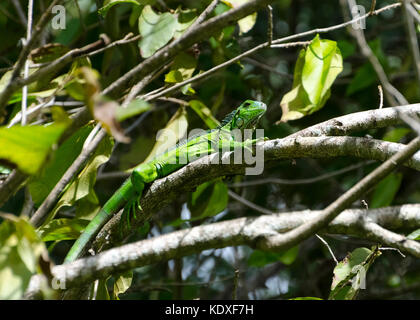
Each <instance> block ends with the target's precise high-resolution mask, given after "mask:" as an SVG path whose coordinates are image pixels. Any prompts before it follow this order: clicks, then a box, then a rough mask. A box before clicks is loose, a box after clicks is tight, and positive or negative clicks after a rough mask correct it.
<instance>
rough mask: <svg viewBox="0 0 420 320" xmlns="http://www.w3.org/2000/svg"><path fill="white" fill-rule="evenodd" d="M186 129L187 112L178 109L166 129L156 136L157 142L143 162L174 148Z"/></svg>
mask: <svg viewBox="0 0 420 320" xmlns="http://www.w3.org/2000/svg"><path fill="white" fill-rule="evenodd" d="M187 129H188V120H187V112H186V110H185V108H184V107H181V108H179V109H178V111H177V112H176V113H175V114H174V115H173V116H172V118H171V119H170V120H169V122H168V124H167V125H166V127H165V128H164V129H163V130H161V131H160V132H159V134H158V136H157V141H156V143H155V145H154V146H153V149H152V151H151V152H150V154H149V155H148V157H147V158H146V160H144V162H147V161H149V160H150V159H152V158H153V157H154V156H156V155H158V154H160V153H162V152H164V151H166V150H168V149H169V148H170V147H172V146H174V145H175V144H176V143H177V142H178V141H179V140H181V139H182V138H183V137H184V136H185V135H186V134H187Z"/></svg>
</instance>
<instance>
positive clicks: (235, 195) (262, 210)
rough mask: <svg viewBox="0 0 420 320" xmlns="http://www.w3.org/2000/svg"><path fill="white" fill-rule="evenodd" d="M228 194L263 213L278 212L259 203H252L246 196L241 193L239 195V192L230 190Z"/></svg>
mask: <svg viewBox="0 0 420 320" xmlns="http://www.w3.org/2000/svg"><path fill="white" fill-rule="evenodd" d="M228 195H229V196H230V197H232V198H233V199H235V200H236V201H238V202H240V203H242V204H243V205H245V206H247V207H248V208H251V209H253V210H255V211H257V212H260V213H262V214H276V212H274V211H271V210H268V209H265V208H263V207H260V206H259V205H257V204H255V203H252V202H250V201H248V200H246V199H245V198H242V197H241V196H240V195H238V194H237V193H235V192H233V191H232V190H228Z"/></svg>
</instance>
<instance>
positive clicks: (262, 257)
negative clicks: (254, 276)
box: [248, 246, 299, 268]
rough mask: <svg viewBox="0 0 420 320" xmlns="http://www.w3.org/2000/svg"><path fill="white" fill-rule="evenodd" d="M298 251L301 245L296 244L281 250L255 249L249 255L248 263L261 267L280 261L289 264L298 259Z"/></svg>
mask: <svg viewBox="0 0 420 320" xmlns="http://www.w3.org/2000/svg"><path fill="white" fill-rule="evenodd" d="M298 253H299V246H295V247H292V248H290V249H288V250H285V251H284V250H283V251H281V252H270V251H261V250H254V251H253V252H252V253H251V255H250V256H249V259H248V265H249V266H251V267H257V268H261V267H263V266H265V265H267V264H270V263H274V262H278V261H280V262H281V263H283V264H285V265H287V266H289V265H291V264H292V263H293V262H294V261H295V260H296V258H297V256H298Z"/></svg>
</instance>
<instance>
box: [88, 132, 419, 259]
mask: <svg viewBox="0 0 420 320" xmlns="http://www.w3.org/2000/svg"><path fill="white" fill-rule="evenodd" d="M258 147H259V148H262V150H263V151H264V161H266V162H267V161H274V160H276V161H278V160H281V159H296V158H302V157H311V158H331V157H339V156H352V157H357V158H363V159H371V160H372V159H373V160H379V161H385V160H386V159H389V158H390V157H392V156H393V155H395V154H397V153H398V152H399V151H401V150H403V149H404V148H405V145H403V144H399V143H392V142H386V141H380V140H375V139H368V138H358V137H303V138H300V137H298V138H285V139H276V140H269V141H265V142H264V143H260V144H258ZM232 157H233V156H232V154H231V153H225V154H224V155H223V157H222V160H221V161H220V163H218V164H211V163H209V157H204V158H201V159H199V160H197V161H194V162H193V163H190V164H188V165H186V166H185V167H183V168H181V169H179V170H177V171H176V172H174V173H172V174H171V175H169V176H166V177H164V178H162V179H159V180H156V181H155V182H154V183H152V185H151V186H150V188H149V189H148V190H147V192H145V193H144V195H143V197H142V199H141V207H142V209H143V211H142V214H138V215H137V220H134V221H132V222H131V225H132V230H135V228H136V227H137V226H140V225H142V224H143V223H144V222H145V221H147V220H148V219H149V218H150V217H151V216H152V215H153V214H154V213H155V212H157V211H158V210H160V209H161V208H163V207H164V206H166V205H167V204H169V203H171V202H172V201H173V200H174V199H175V198H177V197H179V196H180V195H182V194H184V193H187V192H190V191H192V190H194V188H196V187H197V186H198V185H200V184H202V183H204V182H205V181H210V180H213V179H215V178H218V177H223V176H226V175H236V174H244V173H245V167H246V165H245V164H222V163H229V159H231V160H232ZM232 162H233V161H232ZM405 165H406V166H408V167H410V168H412V169H415V170H418V171H420V152H418V153H416V154H415V155H414V156H412V157H411V159H409V160H408V161H407V162H406V163H405ZM120 219H121V213H119V214H116V215H115V216H114V217H113V218H112V219H111V220H110V221H109V222H108V223H107V224H106V225H105V226H104V228H103V229H102V230H101V231H100V232H99V234H98V236H97V237H96V239H95V241H94V242H93V245H92V247H93V248H94V251H95V252H100V251H102V250H104V249H107V248H109V247H110V246H113V245H115V244H118V243H120V242H121V241H122V240H123V239H124V238H125V237H126V236H127V235H128V234H129V230H124V233H123V234H121V233H120V232H116V230H119V229H120V228H121V223H120Z"/></svg>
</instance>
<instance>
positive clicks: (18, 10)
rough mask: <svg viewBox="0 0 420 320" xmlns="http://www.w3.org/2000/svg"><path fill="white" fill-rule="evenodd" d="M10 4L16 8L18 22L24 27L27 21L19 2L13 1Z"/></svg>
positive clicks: (17, 0)
mask: <svg viewBox="0 0 420 320" xmlns="http://www.w3.org/2000/svg"><path fill="white" fill-rule="evenodd" d="M12 3H13V5H14V6H15V8H16V12H17V14H18V16H19V19H20V22H21V23H22V25H24V26H26V25H27V23H28V21H27V20H26V17H25V13H24V12H23V9H22V6H21V5H20V2H19V0H13V1H12Z"/></svg>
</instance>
